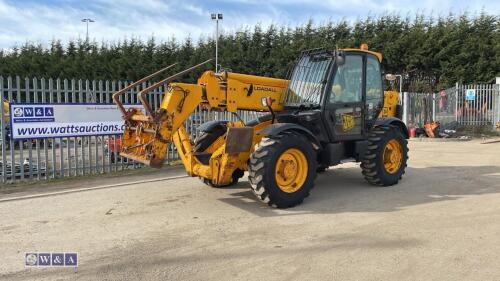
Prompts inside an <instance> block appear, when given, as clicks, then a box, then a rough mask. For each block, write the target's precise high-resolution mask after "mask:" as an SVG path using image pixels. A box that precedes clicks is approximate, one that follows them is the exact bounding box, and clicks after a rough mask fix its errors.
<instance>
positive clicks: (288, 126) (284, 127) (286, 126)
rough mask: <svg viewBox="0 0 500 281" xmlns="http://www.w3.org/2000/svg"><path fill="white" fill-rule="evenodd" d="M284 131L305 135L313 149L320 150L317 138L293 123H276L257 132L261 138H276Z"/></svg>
mask: <svg viewBox="0 0 500 281" xmlns="http://www.w3.org/2000/svg"><path fill="white" fill-rule="evenodd" d="M284 131H295V132H299V133H301V134H303V135H305V136H306V137H307V138H308V139H309V140H310V141H311V142H312V143H313V144H315V148H320V147H321V144H320V142H319V140H318V138H317V137H316V136H315V135H314V134H313V133H312V132H311V131H309V130H308V129H307V128H305V127H304V126H301V125H298V124H295V123H277V124H272V125H269V126H267V127H266V128H264V129H262V131H260V132H258V133H257V134H258V135H262V136H266V137H269V136H276V135H278V134H280V133H281V132H284Z"/></svg>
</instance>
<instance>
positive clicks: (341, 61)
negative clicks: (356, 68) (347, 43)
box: [335, 52, 345, 66]
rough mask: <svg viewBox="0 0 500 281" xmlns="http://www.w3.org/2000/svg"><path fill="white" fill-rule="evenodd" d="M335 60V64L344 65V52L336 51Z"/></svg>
mask: <svg viewBox="0 0 500 281" xmlns="http://www.w3.org/2000/svg"><path fill="white" fill-rule="evenodd" d="M335 61H336V62H337V65H339V66H340V65H344V64H345V54H344V52H339V53H337V57H336V58H335Z"/></svg>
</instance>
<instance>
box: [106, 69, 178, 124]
mask: <svg viewBox="0 0 500 281" xmlns="http://www.w3.org/2000/svg"><path fill="white" fill-rule="evenodd" d="M176 64H177V63H174V64H171V65H169V66H167V67H165V68H163V69H160V70H158V71H156V72H155V73H153V74H150V75H148V76H146V77H144V78H141V79H140V80H138V81H136V82H134V83H132V84H130V85H128V86H127V87H125V88H123V89H121V90H119V91H118V92H116V93H114V94H113V101H114V102H115V104H116V105H118V108H119V109H120V111H121V112H122V114H123V116H126V115H127V111H126V110H125V107H123V103H122V102H121V101H120V99H119V97H120V96H121V95H123V94H124V93H125V92H126V91H128V90H130V89H132V88H133V87H135V86H137V85H139V84H141V83H143V82H146V81H148V80H149V79H151V78H153V77H155V76H156V75H158V74H160V73H162V72H164V71H165V70H167V69H170V68H172V67H174V66H175V65H176Z"/></svg>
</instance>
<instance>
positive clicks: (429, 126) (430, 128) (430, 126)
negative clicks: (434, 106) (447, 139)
mask: <svg viewBox="0 0 500 281" xmlns="http://www.w3.org/2000/svg"><path fill="white" fill-rule="evenodd" d="M438 127H439V123H436V122H431V123H426V124H425V125H424V129H425V134H426V135H427V136H428V137H429V138H435V137H436V136H435V135H434V130H436V129H437V128H438Z"/></svg>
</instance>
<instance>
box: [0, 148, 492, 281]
mask: <svg viewBox="0 0 500 281" xmlns="http://www.w3.org/2000/svg"><path fill="white" fill-rule="evenodd" d="M410 150H411V151H410V160H409V166H408V168H407V173H406V175H405V176H404V178H403V180H402V182H401V183H400V184H399V185H397V186H394V187H388V188H379V187H373V186H370V185H368V184H367V183H366V182H365V181H364V180H363V178H362V176H361V172H360V168H359V167H358V165H356V164H354V163H348V164H343V165H341V166H338V167H335V168H332V169H330V170H328V171H327V172H326V173H324V174H322V175H320V176H319V177H318V178H317V180H316V187H315V189H314V190H313V191H312V193H311V196H310V197H309V198H308V199H307V200H306V201H305V202H304V204H302V205H300V206H298V207H295V208H292V209H287V210H277V209H270V208H268V207H266V206H264V205H262V204H261V203H260V202H257V201H256V200H255V198H254V196H253V194H252V193H251V191H250V190H249V188H248V182H247V180H246V179H243V180H242V181H241V182H240V183H239V184H238V185H237V186H236V187H232V188H223V189H213V188H209V187H206V186H204V185H203V184H201V183H200V181H199V180H198V179H196V178H180V179H174V180H167V179H163V180H159V181H154V182H145V183H133V184H129V185H124V186H120V187H115V188H102V189H97V190H91V191H85V192H75V193H68V194H63V195H57V196H46V197H41V198H32V199H25V200H14V201H4V202H0V217H1V224H0V249H1V251H0V258H1V260H2V263H0V279H1V280H500V235H499V233H500V193H499V192H500V143H492V144H480V142H479V141H468V142H421V141H411V142H410ZM180 174H183V171H182V170H179V169H170V170H168V171H159V172H156V173H148V174H147V175H145V176H144V178H147V179H153V178H155V177H166V176H169V175H180ZM140 179H141V176H140V175H137V174H134V175H130V176H129V175H127V174H126V173H124V174H122V175H120V176H119V177H114V178H112V179H111V180H110V179H109V178H106V179H103V182H102V183H100V182H99V181H98V180H96V179H92V180H89V181H86V180H85V179H79V180H78V181H71V182H55V183H52V184H50V186H49V187H47V188H48V189H50V191H57V190H60V189H64V190H68V189H69V190H71V189H72V188H81V187H82V186H84V187H91V186H96V185H99V184H103V183H105V184H110V183H111V184H113V183H126V182H131V181H137V180H140ZM45 190H46V189H44V188H43V187H39V188H30V189H22V188H19V187H17V188H16V189H14V190H12V191H11V192H3V193H0V199H2V198H9V197H12V196H16V195H29V194H37V193H39V192H44V191H45ZM36 251H49V252H50V251H63V252H64V251H65V252H71V251H75V252H78V253H79V267H78V270H77V272H75V271H74V270H73V269H72V268H25V266H24V255H25V252H36Z"/></svg>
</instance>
